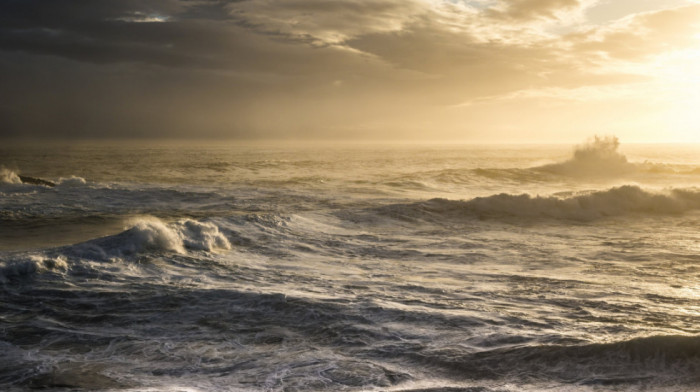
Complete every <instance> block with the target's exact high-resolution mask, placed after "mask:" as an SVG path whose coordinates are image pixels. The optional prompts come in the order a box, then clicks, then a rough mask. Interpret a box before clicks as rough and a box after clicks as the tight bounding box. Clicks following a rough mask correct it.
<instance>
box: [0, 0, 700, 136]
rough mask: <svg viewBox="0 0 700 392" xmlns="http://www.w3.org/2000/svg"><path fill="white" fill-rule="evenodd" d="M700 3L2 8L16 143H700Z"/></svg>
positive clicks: (446, 1)
mask: <svg viewBox="0 0 700 392" xmlns="http://www.w3.org/2000/svg"><path fill="white" fill-rule="evenodd" d="M698 108H700V1H697V0H695V1H691V0H352V1H351V0H326V1H322V0H229V1H224V0H152V1H148V0H123V1H121V0H72V1H71V0H65V1H55V0H0V138H3V139H8V138H47V139H73V138H88V139H95V138H98V139H99V138H141V137H143V138H222V139H233V140H238V139H241V140H250V139H263V140H264V139H287V140H288V139H299V140H307V139H309V140H310V139H321V140H419V141H462V142H487V143H490V142H514V143H519V142H570V141H577V142H578V141H581V140H582V139H585V138H586V137H589V136H591V135H594V134H606V135H607V134H610V135H616V136H618V137H619V138H620V139H621V140H622V141H623V142H700V110H698Z"/></svg>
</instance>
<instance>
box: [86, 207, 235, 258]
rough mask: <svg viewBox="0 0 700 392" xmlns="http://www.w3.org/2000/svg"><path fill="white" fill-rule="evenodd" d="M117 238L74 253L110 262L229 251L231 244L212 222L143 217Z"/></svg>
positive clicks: (87, 245)
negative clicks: (146, 255)
mask: <svg viewBox="0 0 700 392" xmlns="http://www.w3.org/2000/svg"><path fill="white" fill-rule="evenodd" d="M132 224H133V226H132V227H131V228H129V229H127V230H125V231H123V232H121V233H119V234H116V235H113V236H108V237H103V238H99V239H97V240H93V241H88V242H86V243H83V244H80V245H78V246H77V247H76V248H75V251H76V252H77V253H78V254H79V255H80V256H84V257H89V258H97V259H110V258H112V257H121V256H130V255H136V254H140V253H144V252H175V253H180V254H185V253H187V251H188V250H203V251H215V250H217V249H231V243H230V242H229V240H228V239H227V238H226V236H225V235H224V234H223V233H221V231H220V230H219V227H218V226H217V225H215V224H214V223H211V222H199V221H195V220H191V219H185V220H181V221H178V222H174V223H169V224H166V223H165V222H163V221H161V220H159V219H157V218H153V217H144V218H139V219H137V220H135V221H133V223H132Z"/></svg>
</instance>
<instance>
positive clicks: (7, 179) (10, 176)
mask: <svg viewBox="0 0 700 392" xmlns="http://www.w3.org/2000/svg"><path fill="white" fill-rule="evenodd" d="M0 183H4V184H21V183H22V180H20V179H19V175H18V174H17V173H16V172H14V171H12V170H10V169H8V168H6V167H4V166H0Z"/></svg>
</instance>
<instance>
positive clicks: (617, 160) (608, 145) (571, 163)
mask: <svg viewBox="0 0 700 392" xmlns="http://www.w3.org/2000/svg"><path fill="white" fill-rule="evenodd" d="M619 147H620V141H619V140H618V139H617V137H615V136H604V137H600V136H594V137H593V139H591V140H590V141H589V142H588V143H586V144H584V145H581V146H578V147H576V149H575V150H574V156H573V157H572V158H571V159H569V160H567V161H565V162H561V163H553V164H549V165H544V166H539V167H536V168H534V169H535V170H540V171H546V172H550V173H555V174H561V175H566V176H573V177H592V176H595V177H617V176H619V175H624V174H630V173H634V172H635V171H637V170H638V166H637V165H635V164H633V163H630V162H628V161H627V157H625V156H624V155H623V154H621V153H620V152H619V151H618V148H619Z"/></svg>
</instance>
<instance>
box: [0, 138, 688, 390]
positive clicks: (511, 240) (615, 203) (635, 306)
mask: <svg viewBox="0 0 700 392" xmlns="http://www.w3.org/2000/svg"><path fill="white" fill-rule="evenodd" d="M699 156H700V148H698V147H696V146H670V145H666V146H652V145H622V146H619V145H618V143H617V141H616V140H615V139H613V138H600V139H597V140H592V141H591V143H589V144H587V145H583V146H579V147H578V148H573V147H570V146H409V145H406V146H389V145H378V146H377V145H374V146H372V145H357V146H343V147H339V146H329V145H312V146H302V145H291V146H289V145H287V146H285V145H254V146H241V145H218V146H211V145H210V146H206V145H202V146H186V145H155V144H150V145H138V144H120V145H108V144H92V145H88V144H86V145H71V146H68V145H62V146H32V145H15V146H6V147H2V148H0V165H2V169H0V347H1V348H2V350H3V353H4V355H3V356H0V389H2V390H18V391H19V390H26V389H31V388H41V389H44V390H46V389H48V390H52V389H53V390H65V389H70V390H75V389H82V390H128V391H143V390H152V391H161V390H187V391H227V390H228V391H294V390H299V391H307V390H310V391H314V390H332V391H336V390H344V391H367V390H395V391H409V390H411V391H417V390H422V391H425V390H429V391H472V392H473V391H485V392H495V391H541V390H557V391H559V390H565V391H598V390H616V391H637V390H648V391H695V390H698V389H699V388H700V256H698V250H700V247H699V246H698V243H699V242H698V240H700V234H698V232H697V227H698V225H700V188H698V185H700V159H697V157H699ZM28 178H35V179H42V180H44V181H47V182H49V183H51V184H52V185H55V186H49V185H45V184H44V185H42V184H41V183H30V182H29V180H27V179H28ZM22 179H24V180H25V181H24V182H23V180H22Z"/></svg>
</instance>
